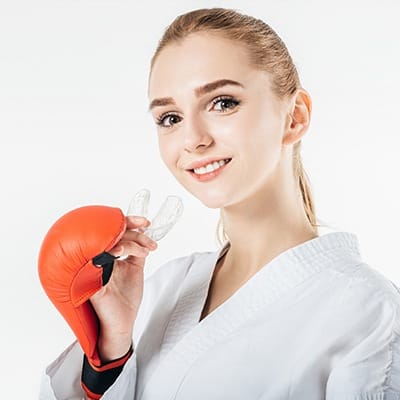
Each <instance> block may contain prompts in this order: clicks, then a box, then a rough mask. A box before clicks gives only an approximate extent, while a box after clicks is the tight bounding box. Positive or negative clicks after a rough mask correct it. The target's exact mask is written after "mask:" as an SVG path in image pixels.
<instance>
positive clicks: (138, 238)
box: [121, 231, 157, 249]
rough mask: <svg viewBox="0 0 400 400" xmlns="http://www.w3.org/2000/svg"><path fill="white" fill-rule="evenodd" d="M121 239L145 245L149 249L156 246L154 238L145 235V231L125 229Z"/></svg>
mask: <svg viewBox="0 0 400 400" xmlns="http://www.w3.org/2000/svg"><path fill="white" fill-rule="evenodd" d="M121 240H125V241H134V242H138V243H139V244H141V245H142V246H146V247H148V248H150V249H156V248H157V242H156V241H155V240H153V239H152V238H150V237H149V236H147V235H146V234H145V233H141V232H138V231H126V232H125V233H124V234H123V236H122V238H121Z"/></svg>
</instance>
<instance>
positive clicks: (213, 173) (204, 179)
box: [188, 159, 232, 182]
mask: <svg viewBox="0 0 400 400" xmlns="http://www.w3.org/2000/svg"><path fill="white" fill-rule="evenodd" d="M231 161H232V159H231ZM231 161H229V162H228V163H227V164H224V165H223V166H222V167H219V168H218V169H217V170H215V171H211V172H207V173H206V174H201V175H199V174H196V173H195V172H194V171H192V170H188V172H189V174H190V175H192V177H193V178H195V179H196V180H197V181H199V182H208V181H210V180H212V179H214V178H216V177H217V176H218V175H220V174H221V173H222V172H223V171H224V169H225V168H227V167H228V166H229V164H230V163H231Z"/></svg>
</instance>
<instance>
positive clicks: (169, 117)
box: [156, 96, 240, 128]
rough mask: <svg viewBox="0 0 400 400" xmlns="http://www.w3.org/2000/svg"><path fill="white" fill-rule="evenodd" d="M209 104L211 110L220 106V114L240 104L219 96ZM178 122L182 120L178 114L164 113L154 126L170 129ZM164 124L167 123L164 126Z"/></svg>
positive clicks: (228, 97)
mask: <svg viewBox="0 0 400 400" xmlns="http://www.w3.org/2000/svg"><path fill="white" fill-rule="evenodd" d="M211 103H212V108H214V107H216V106H217V105H220V106H221V107H219V110H217V111H218V112H220V113H224V112H227V111H230V110H233V109H234V108H236V107H237V106H238V105H239V104H240V100H237V99H236V98H234V97H232V96H219V97H217V98H215V99H214V100H212V102H211ZM223 104H225V106H222V105H223ZM227 105H228V106H227ZM180 121H182V118H181V117H180V116H179V115H178V114H176V113H173V112H166V113H164V114H161V115H160V116H159V117H157V118H156V124H157V125H159V126H161V127H162V128H171V127H172V126H173V125H175V124H177V123H179V122H180ZM166 122H169V123H168V124H167V125H166V124H165V123H166Z"/></svg>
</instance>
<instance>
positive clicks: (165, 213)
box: [127, 189, 183, 241]
mask: <svg viewBox="0 0 400 400" xmlns="http://www.w3.org/2000/svg"><path fill="white" fill-rule="evenodd" d="M149 202H150V192H149V190H147V189H142V190H139V192H137V193H136V194H135V196H134V197H133V199H132V201H131V202H130V204H129V207H128V212H127V215H136V216H142V217H146V218H147V219H149V220H150V221H151V225H150V226H149V227H148V228H141V229H139V230H140V231H141V232H143V233H145V234H146V235H147V236H149V237H150V238H151V239H153V240H155V241H158V240H160V239H162V238H163V237H164V236H165V235H166V234H167V233H168V232H169V231H170V230H171V228H172V227H173V226H174V225H175V223H176V222H177V221H178V219H179V217H180V216H181V215H182V212H183V203H182V200H181V198H180V197H179V196H172V195H170V196H167V198H166V199H165V200H164V203H163V204H162V205H161V207H160V209H159V210H158V213H157V214H156V216H155V217H154V219H153V220H151V218H149V217H148V206H149Z"/></svg>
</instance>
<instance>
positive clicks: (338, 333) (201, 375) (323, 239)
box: [40, 232, 400, 400]
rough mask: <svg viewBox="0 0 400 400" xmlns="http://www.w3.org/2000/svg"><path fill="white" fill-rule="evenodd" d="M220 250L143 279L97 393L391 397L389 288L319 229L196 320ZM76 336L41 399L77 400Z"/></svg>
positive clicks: (160, 397) (399, 307)
mask: <svg viewBox="0 0 400 400" xmlns="http://www.w3.org/2000/svg"><path fill="white" fill-rule="evenodd" d="M228 248H229V243H226V244H225V245H224V246H222V247H221V248H220V249H219V250H217V251H215V252H197V253H193V254H191V255H189V256H185V257H181V258H177V259H174V260H171V261H169V262H167V263H166V264H164V265H163V266H161V267H160V268H159V269H157V270H156V271H155V272H154V273H153V274H151V275H150V276H148V277H147V278H146V280H145V287H144V294H143V300H142V303H141V306H140V310H139V314H138V317H137V320H136V323H135V327H134V328H135V329H134V337H133V340H134V341H133V343H134V353H133V355H132V356H131V357H130V359H129V360H128V362H127V363H126V365H125V366H124V369H123V371H122V372H121V374H120V375H119V377H118V378H117V380H116V381H115V383H114V384H113V385H112V386H111V387H110V388H109V389H108V390H107V392H106V393H105V394H104V395H103V397H102V399H103V400H110V399H113V400H173V399H174V400H227V399H229V400H247V399H249V400H253V399H254V400H323V399H326V400H400V290H399V289H398V288H397V287H396V286H395V285H394V284H393V283H392V282H391V281H390V280H388V279H387V278H385V277H384V276H383V275H381V274H380V273H378V272H377V271H376V270H375V269H373V268H371V267H370V266H369V265H367V264H366V263H364V262H363V261H362V259H361V255H360V251H359V243H358V239H357V237H356V235H355V234H353V233H350V232H330V233H327V234H324V235H322V236H319V237H317V238H314V239H312V240H309V241H307V242H305V243H302V244H300V245H297V246H295V247H292V248H291V249H288V250H286V251H284V252H282V253H281V254H279V255H278V256H276V257H275V258H274V259H273V260H271V261H270V262H269V263H267V264H266V265H265V266H264V267H263V268H262V269H260V270H259V271H258V272H257V273H256V274H255V275H253V276H252V277H251V278H250V279H249V280H248V281H247V282H246V283H245V284H244V285H243V286H242V287H241V288H240V289H239V290H237V291H236V292H235V293H234V294H233V295H232V296H231V297H230V298H229V299H228V300H226V301H225V302H224V303H223V304H221V305H220V306H219V307H218V308H217V309H215V310H214V311H212V312H211V313H210V314H209V315H208V316H207V317H206V318H204V319H203V320H202V321H201V322H199V319H200V315H201V312H202V309H203V306H204V303H205V301H206V297H207V293H208V288H209V284H210V281H211V278H212V274H213V270H214V267H215V265H216V262H217V260H218V259H219V258H220V257H222V256H223V255H224V254H225V252H226V251H227V250H228ZM81 367H82V350H81V348H80V346H79V345H78V344H77V343H76V342H75V343H73V344H72V345H71V346H70V347H69V348H67V349H66V350H65V351H64V352H63V353H62V354H61V355H60V356H59V358H58V359H57V360H55V361H54V362H53V363H52V364H50V366H49V367H48V368H47V369H46V373H45V374H44V379H43V382H42V385H41V394H40V396H41V397H40V399H42V400H44V399H46V400H50V399H82V398H83V392H82V390H81V388H80V374H81Z"/></svg>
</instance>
